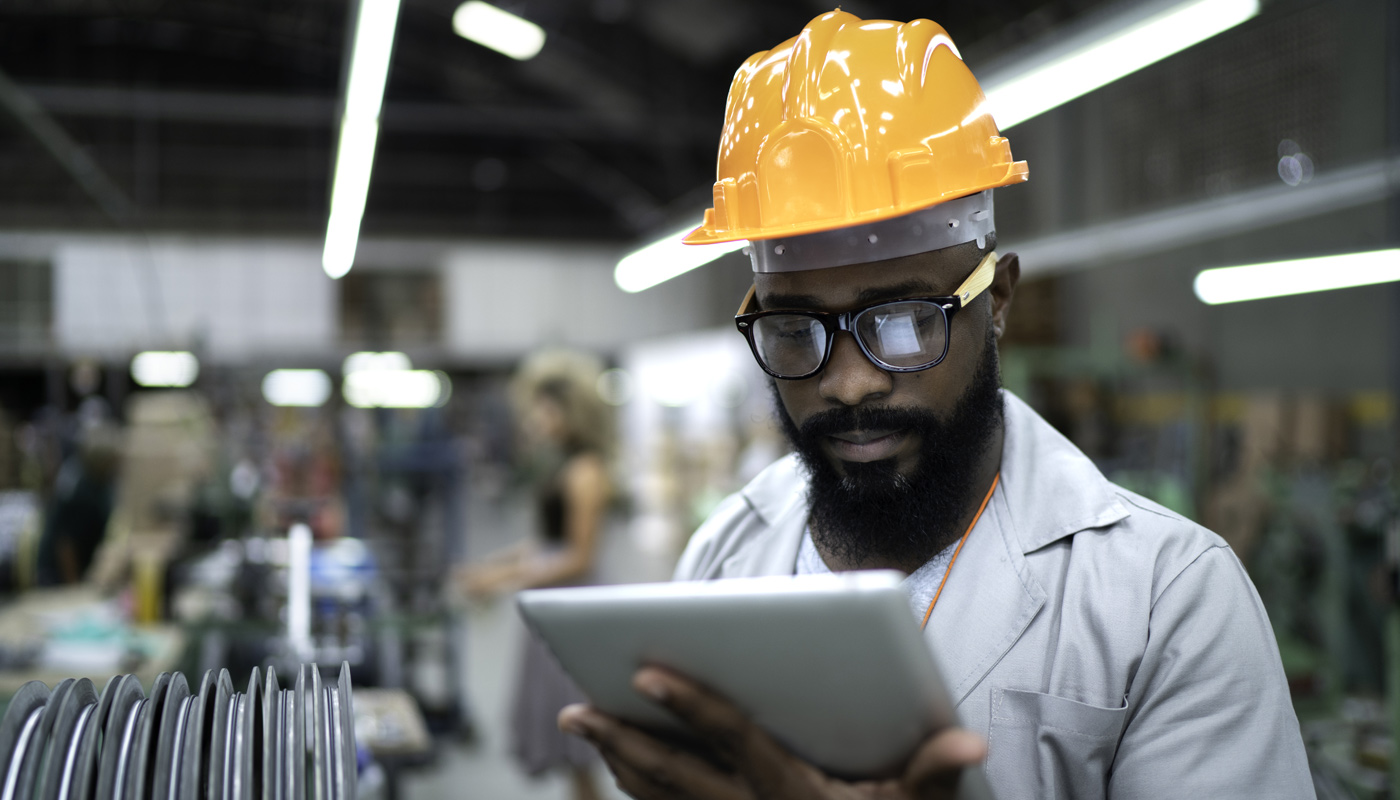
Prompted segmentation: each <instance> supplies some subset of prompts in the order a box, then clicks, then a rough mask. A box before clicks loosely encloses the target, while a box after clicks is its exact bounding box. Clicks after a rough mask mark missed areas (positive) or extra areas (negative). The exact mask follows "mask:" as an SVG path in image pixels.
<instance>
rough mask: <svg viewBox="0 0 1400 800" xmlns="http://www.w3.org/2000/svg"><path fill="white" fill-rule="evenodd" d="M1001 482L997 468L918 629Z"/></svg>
mask: <svg viewBox="0 0 1400 800" xmlns="http://www.w3.org/2000/svg"><path fill="white" fill-rule="evenodd" d="M1000 482H1001V471H1000V470H998V471H997V474H996V477H994V478H992V488H990V489H988V490H987V496H986V497H984V498H982V505H981V507H979V508H978V509H977V516H975V517H973V518H972V523H971V524H970V525H968V526H967V530H966V531H965V532H964V533H963V535H962V538H961V539H959V540H958V549H956V550H954V551H953V558H952V560H950V561H949V562H948V568H947V569H945V570H943V580H941V581H939V582H938V591H936V592H934V593H933V599H932V600H930V601H929V604H928V611H925V612H924V621H923V622H920V623H919V630H923V629H924V627H925V626H926V625H928V618H929V617H930V616H932V615H933V606H934V604H936V603H937V602H938V596H939V595H941V594H943V587H944V585H946V584H947V583H948V576H949V575H952V574H953V565H954V564H956V563H958V553H961V552H962V547H963V544H964V543H966V542H967V535H968V534H969V533H972V529H973V528H975V527H977V520H979V519H981V518H982V512H983V511H986V510H987V503H989V502H991V499H992V492H995V491H996V490H997V484H998V483H1000Z"/></svg>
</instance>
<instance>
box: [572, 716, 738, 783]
mask: <svg viewBox="0 0 1400 800" xmlns="http://www.w3.org/2000/svg"><path fill="white" fill-rule="evenodd" d="M559 727H560V728H561V729H562V730H564V731H566V732H568V733H574V734H577V735H579V736H583V737H585V738H586V739H588V741H590V742H591V743H593V745H594V746H595V747H597V748H598V751H599V752H600V753H602V755H603V759H604V760H605V761H607V763H608V768H609V769H611V770H612V773H613V776H614V777H615V778H616V779H617V782H618V786H620V787H621V788H622V789H623V790H624V791H626V792H627V793H628V794H630V795H632V796H633V797H638V798H651V797H657V798H662V797H665V798H692V800H752V795H750V794H749V793H748V791H747V790H745V789H744V787H743V786H742V785H741V784H740V783H739V781H738V780H737V779H736V778H735V776H733V775H732V774H730V773H726V772H721V771H720V770H718V769H716V768H715V767H714V766H713V765H712V764H710V763H708V762H706V761H704V760H703V759H701V758H698V757H696V756H695V755H692V754H690V753H687V752H685V751H684V750H680V749H678V748H675V747H672V746H670V745H668V744H666V743H664V742H662V741H660V740H658V739H656V738H655V737H653V736H650V735H648V734H646V733H645V732H643V731H641V730H639V729H637V728H635V727H632V726H631V725H626V724H624V723H622V722H619V721H618V720H616V719H614V718H613V717H610V716H608V715H606V714H602V713H599V712H598V711H597V710H595V709H593V708H591V707H589V706H584V705H572V706H567V707H565V708H564V709H563V710H562V711H560V712H559Z"/></svg>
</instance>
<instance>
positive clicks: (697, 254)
mask: <svg viewBox="0 0 1400 800" xmlns="http://www.w3.org/2000/svg"><path fill="white" fill-rule="evenodd" d="M693 228H694V226H693V225H692V226H688V227H686V228H682V229H681V230H678V231H675V232H674V233H672V234H670V235H669V236H663V237H662V238H660V239H658V240H656V241H655V242H652V243H651V244H649V245H647V246H646V247H643V248H642V249H640V250H637V251H635V252H633V253H629V254H628V255H626V256H623V258H622V260H621V261H618V262H617V267H616V268H615V269H614V270H613V281H614V282H615V283H616V284H617V288H619V289H621V290H622V291H624V292H640V291H641V290H643V289H650V288H651V287H653V286H655V285H656V284H658V283H662V282H664V281H669V280H670V279H672V278H674V277H676V276H677V275H681V274H683V273H686V272H689V271H691V270H693V269H695V268H696V267H700V266H704V265H705V264H708V263H710V262H711V261H714V260H715V259H717V258H719V257H720V256H722V255H724V254H725V253H732V252H734V251H735V250H738V249H740V248H743V247H747V246H748V244H749V243H748V242H746V241H744V240H743V239H740V240H739V241H737V242H722V243H720V244H682V243H681V239H683V238H685V236H686V234H688V233H690V232H691V230H692V229H693Z"/></svg>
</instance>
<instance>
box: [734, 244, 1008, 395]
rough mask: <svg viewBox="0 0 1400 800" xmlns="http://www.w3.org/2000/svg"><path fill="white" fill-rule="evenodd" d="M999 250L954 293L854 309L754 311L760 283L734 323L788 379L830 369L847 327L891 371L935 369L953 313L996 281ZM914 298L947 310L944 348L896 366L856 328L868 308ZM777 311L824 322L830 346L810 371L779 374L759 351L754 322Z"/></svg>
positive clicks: (752, 346)
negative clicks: (922, 361)
mask: <svg viewBox="0 0 1400 800" xmlns="http://www.w3.org/2000/svg"><path fill="white" fill-rule="evenodd" d="M996 263H997V254H996V252H995V251H993V252H990V253H988V254H987V255H986V256H984V257H983V258H982V260H981V261H980V262H978V264H977V266H976V268H974V269H973V270H972V274H970V275H968V276H967V280H965V281H963V282H962V285H961V286H959V287H958V288H957V289H956V290H954V293H953V294H951V295H946V296H934V297H902V298H899V299H897V300H881V301H879V302H878V303H871V304H870V305H868V306H864V307H862V308H853V309H851V310H850V311H809V310H805V309H783V308H775V309H770V310H767V311H751V310H750V309H751V308H752V307H753V306H754V305H755V304H757V302H758V300H757V298H756V297H755V289H756V287H753V286H750V287H749V292H748V294H746V295H744V301H743V302H742V303H740V304H739V313H737V314H735V315H734V324H735V326H736V327H738V329H739V333H741V334H743V335H744V339H745V340H746V341H747V342H748V343H749V350H750V351H751V352H752V353H753V358H754V361H757V362H758V366H759V367H760V368H761V369H762V370H763V371H764V372H766V373H768V374H769V375H771V376H773V377H774V378H777V379H778V380H784V381H800V380H805V379H807V378H810V377H812V376H813V375H816V374H817V373H819V372H821V371H822V370H824V369H826V364H827V362H828V361H830V360H831V351H832V350H834V349H835V348H836V334H837V332H838V331H846V332H848V333H850V334H851V338H852V339H855V340H856V346H857V347H859V348H860V351H861V352H862V353H864V354H865V357H866V358H868V359H870V363H872V364H874V365H875V366H877V367H879V368H880V369H883V370H885V371H887V372H922V371H924V370H926V369H933V368H934V367H936V366H938V365H939V364H941V363H943V359H945V358H947V357H948V342H949V341H950V340H951V339H952V328H953V317H954V316H956V315H957V313H958V312H959V311H961V310H962V309H964V308H967V307H968V306H969V305H970V304H971V303H972V301H973V300H975V299H977V296H978V295H980V294H982V292H984V291H986V289H987V287H988V286H991V285H992V279H993V278H994V277H995V276H996ZM911 301H918V302H927V303H933V304H934V305H935V306H937V307H938V309H939V311H941V312H942V314H943V330H944V336H943V352H942V353H939V355H938V358H936V359H934V360H932V361H929V362H928V363H926V364H920V365H919V366H915V367H896V366H894V365H893V364H888V363H886V362H884V361H882V360H881V359H880V358H878V357H876V355H875V354H874V353H872V352H870V348H868V347H866V346H865V342H863V341H861V338H860V336H859V335H857V334H856V332H855V326H856V320H857V319H858V318H859V317H860V316H861V315H862V314H864V313H865V312H867V311H870V310H872V309H876V308H879V307H881V306H887V305H893V304H894V303H908V302H911ZM777 314H788V315H796V316H801V317H808V318H810V319H814V320H816V321H818V322H820V323H821V324H822V327H823V328H824V329H825V330H826V349H825V350H824V351H823V352H822V360H821V362H820V363H818V364H817V366H816V367H815V368H813V369H812V370H811V371H810V372H806V373H803V374H801V375H779V374H778V373H776V372H774V371H773V370H771V369H769V368H768V365H767V364H766V363H764V361H763V357H762V356H761V355H759V353H758V344H757V343H756V342H755V341H754V339H753V326H754V322H755V321H756V320H758V319H760V318H762V317H769V316H775V315H777Z"/></svg>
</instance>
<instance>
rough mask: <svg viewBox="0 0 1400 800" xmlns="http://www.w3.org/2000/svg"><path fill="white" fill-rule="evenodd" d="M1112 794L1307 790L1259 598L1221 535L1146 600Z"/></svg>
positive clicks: (1275, 794) (1291, 794) (1271, 799)
mask: <svg viewBox="0 0 1400 800" xmlns="http://www.w3.org/2000/svg"><path fill="white" fill-rule="evenodd" d="M1128 707H1129V708H1130V709H1131V712H1130V716H1129V719H1128V722H1127V725H1126V727H1125V729H1124V732H1123V737H1122V739H1121V741H1120V743H1119V746H1118V750H1117V754H1116V756H1115V757H1114V762H1113V767H1112V771H1111V772H1110V775H1109V792H1108V796H1109V797H1110V798H1114V800H1128V799H1129V798H1173V797H1175V798H1190V800H1201V799H1202V798H1208V797H1230V798H1242V799H1243V798H1261V800H1262V799H1263V798H1268V800H1293V799H1294V798H1297V799H1298V800H1302V799H1303V798H1307V799H1309V800H1312V799H1313V798H1315V794H1314V791H1313V785H1312V778H1311V774H1310V772H1309V770H1308V760H1307V754H1306V752H1305V750H1304V748H1303V740H1302V736H1301V735H1300V733H1299V730H1298V720H1297V717H1296V716H1295V715H1294V713H1293V704H1292V701H1291V699H1290V697H1289V693H1288V684H1287V682H1286V680H1285V679H1284V675H1283V664H1282V662H1281V661H1280V660H1279V654H1278V645H1277V643H1276V642H1275V640H1274V634H1273V630H1272V628H1271V627H1270V625H1269V619H1268V616H1267V614H1266V613H1265V611H1264V607H1263V604H1262V603H1261V602H1260V601H1259V596H1258V594H1257V593H1256V592H1255V590H1254V585H1253V584H1252V583H1251V582H1250V580H1249V576H1248V575H1247V574H1246V573H1245V571H1244V568H1243V566H1241V564H1240V562H1239V559H1238V558H1236V557H1235V554H1234V552H1233V551H1231V550H1230V549H1229V548H1228V547H1225V546H1219V547H1212V548H1211V549H1209V550H1207V551H1205V552H1204V553H1202V554H1201V555H1200V556H1199V557H1198V558H1196V560H1195V561H1193V562H1192V563H1191V564H1190V565H1188V566H1187V567H1186V568H1185V569H1183V570H1182V571H1181V572H1180V573H1179V574H1178V575H1177V576H1176V578H1175V579H1173V580H1172V581H1171V583H1170V584H1169V585H1168V586H1167V587H1166V588H1165V589H1164V590H1163V591H1162V593H1161V594H1160V595H1159V597H1158V598H1157V600H1156V601H1155V602H1154V603H1153V606H1152V613H1151V620H1150V623H1149V632H1148V643H1147V648H1146V650H1145V651H1144V653H1143V657H1142V663H1141V664H1140V665H1139V667H1138V671H1137V674H1136V675H1135V676H1134V678H1133V682H1132V687H1131V689H1130V691H1129V694H1128Z"/></svg>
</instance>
